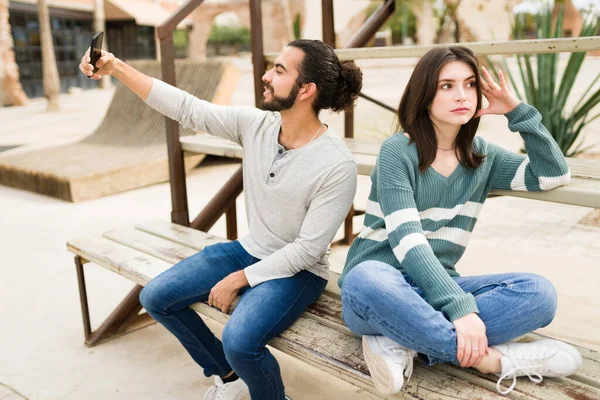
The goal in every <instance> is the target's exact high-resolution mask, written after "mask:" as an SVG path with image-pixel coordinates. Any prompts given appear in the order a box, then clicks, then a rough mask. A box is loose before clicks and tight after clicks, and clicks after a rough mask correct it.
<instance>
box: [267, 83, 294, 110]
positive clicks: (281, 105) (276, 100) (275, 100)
mask: <svg viewBox="0 0 600 400" xmlns="http://www.w3.org/2000/svg"><path fill="white" fill-rule="evenodd" d="M267 89H268V90H269V91H270V92H271V97H272V99H271V100H270V101H266V100H265V97H264V96H263V98H262V99H261V101H260V106H261V107H262V109H263V110H266V111H284V110H289V109H290V108H292V106H293V105H294V102H295V101H296V96H297V95H298V91H299V90H300V85H298V82H294V86H292V88H291V89H290V94H289V95H288V96H287V97H279V96H275V91H274V90H273V87H272V86H270V85H269V86H267Z"/></svg>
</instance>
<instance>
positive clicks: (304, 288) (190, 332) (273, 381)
mask: <svg viewBox="0 0 600 400" xmlns="http://www.w3.org/2000/svg"><path fill="white" fill-rule="evenodd" d="M257 261H259V260H258V259H257V258H254V257H252V256H251V255H250V254H248V252H246V250H244V248H243V247H242V246H241V245H240V244H239V243H238V242H237V241H235V242H228V243H219V244H215V245H212V246H208V247H206V248H205V249H204V250H202V251H201V252H199V253H198V254H195V255H193V256H191V257H189V258H187V259H185V260H183V261H181V262H180V263H178V264H176V265H174V266H173V267H171V268H170V269H168V270H167V271H165V272H163V273H162V274H160V275H159V276H157V277H156V278H155V279H154V280H152V281H151V282H150V283H148V285H146V287H145V288H144V289H143V290H142V292H141V293H140V301H141V303H142V305H143V306H144V308H145V309H146V311H147V312H148V313H149V314H150V315H151V316H152V317H153V318H154V319H155V320H156V321H158V322H159V323H161V324H162V325H164V326H165V327H166V328H167V329H168V330H169V331H171V333H173V334H174V335H175V336H176V337H177V339H179V341H180V342H181V344H182V345H183V346H184V347H185V349H186V350H187V351H188V353H189V354H190V355H191V356H192V358H193V359H194V360H195V361H196V363H198V364H199V365H200V366H202V368H204V375H206V376H211V375H219V376H225V375H227V374H229V373H230V372H231V371H232V370H233V371H235V372H236V374H237V375H238V376H240V377H241V378H242V379H243V380H244V382H246V384H247V385H248V388H249V389H250V395H251V397H252V399H257V400H270V399H273V400H283V399H284V398H285V390H284V386H283V381H282V379H281V373H280V370H279V364H278V363H277V360H276V359H275V357H273V355H272V354H271V353H270V352H269V350H267V348H266V344H267V342H269V340H270V339H271V338H273V337H275V336H277V335H278V334H280V333H281V332H283V331H285V330H286V329H287V328H288V327H289V326H290V325H292V323H293V322H294V321H295V320H296V319H298V317H299V316H300V314H302V312H304V310H306V308H307V307H308V306H310V305H311V304H312V303H313V302H314V301H315V300H316V299H317V298H318V297H319V296H320V295H321V293H322V292H323V290H324V289H325V286H326V284H327V281H326V280H324V279H322V278H320V277H318V276H316V275H314V274H312V273H310V272H308V271H302V272H299V273H298V274H296V275H294V276H292V277H289V278H283V279H274V280H271V281H267V282H263V283H261V284H260V285H257V286H255V287H253V288H246V290H243V291H242V293H243V295H242V298H241V299H240V301H239V303H238V305H237V307H236V309H235V311H234V312H233V314H232V315H231V317H230V319H229V321H228V322H227V324H226V325H225V330H224V331H223V337H222V339H223V342H221V341H219V339H217V338H216V337H215V335H214V334H213V333H212V332H211V331H210V329H208V327H207V326H206V324H205V323H204V321H202V319H201V318H200V317H199V316H198V314H197V313H196V312H195V311H193V310H192V309H190V308H189V307H188V306H189V305H191V304H193V303H197V302H199V301H204V300H207V299H208V295H209V293H210V290H211V289H212V288H213V286H215V285H216V284H217V283H218V282H219V281H221V280H222V279H223V278H225V277H226V276H227V275H229V274H231V273H233V272H236V271H239V270H241V269H244V268H245V267H247V266H249V265H252V264H254V263H255V262H257Z"/></svg>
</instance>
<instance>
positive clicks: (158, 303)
mask: <svg viewBox="0 0 600 400" xmlns="http://www.w3.org/2000/svg"><path fill="white" fill-rule="evenodd" d="M157 286H158V285H156V284H155V283H154V281H150V282H149V283H148V284H147V285H146V286H145V287H144V288H143V289H142V291H141V292H140V296H139V299H140V304H141V305H142V307H144V308H145V309H146V311H147V312H148V313H149V314H158V313H163V312H164V309H163V307H164V305H163V304H162V299H161V296H160V289H159V288H158V287H157Z"/></svg>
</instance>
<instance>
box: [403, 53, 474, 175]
mask: <svg viewBox="0 0 600 400" xmlns="http://www.w3.org/2000/svg"><path fill="white" fill-rule="evenodd" d="M452 61H461V62H464V63H465V64H467V65H468V66H469V67H471V69H472V70H473V74H474V75H475V86H476V88H477V109H476V111H479V110H480V109H481V79H480V77H479V62H478V61H477V58H476V57H475V54H474V53H473V51H471V50H470V49H468V48H466V47H462V46H450V47H438V48H435V49H432V50H430V51H428V52H427V53H426V54H425V55H424V56H423V58H421V60H419V62H418V63H417V66H416V67H415V69H414V71H413V73H412V75H411V77H410V79H409V81H408V84H407V85H406V89H404V94H403V95H402V99H401V100H400V106H399V107H398V130H400V129H402V130H403V131H404V132H407V133H408V134H409V135H410V141H411V142H415V143H416V146H417V150H418V152H419V170H420V171H421V172H424V171H425V170H426V169H427V168H429V167H430V166H431V164H432V163H433V161H434V160H435V156H436V154H437V149H438V143H437V137H436V135H435V130H434V126H433V122H432V121H431V119H430V118H429V112H428V110H427V108H428V107H429V105H431V102H432V101H433V98H434V97H435V94H436V93H437V89H438V79H439V75H440V71H441V70H442V68H443V67H444V65H446V64H448V63H449V62H452ZM479 120H480V118H471V119H470V120H469V122H467V123H466V124H464V125H463V126H461V128H460V130H459V132H458V136H457V137H456V143H455V145H456V150H455V151H456V152H457V155H458V156H459V159H460V160H461V162H462V163H463V164H464V165H466V166H467V167H469V168H473V169H475V168H477V167H479V165H480V164H481V163H482V162H483V159H484V158H485V156H483V155H481V154H478V153H477V152H476V151H475V150H474V149H473V139H474V137H475V133H476V132H477V127H478V126H479Z"/></svg>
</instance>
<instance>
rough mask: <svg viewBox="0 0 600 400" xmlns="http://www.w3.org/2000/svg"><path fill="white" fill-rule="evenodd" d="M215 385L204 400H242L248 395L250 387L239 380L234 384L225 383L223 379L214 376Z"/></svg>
mask: <svg viewBox="0 0 600 400" xmlns="http://www.w3.org/2000/svg"><path fill="white" fill-rule="evenodd" d="M214 380H215V384H214V386H212V387H211V388H210V389H208V392H206V394H205V395H204V400H242V399H243V398H244V397H246V395H247V394H248V386H246V383H245V382H244V381H243V380H242V378H238V379H236V380H235V381H233V382H229V383H223V379H221V377H219V376H217V375H215V376H214Z"/></svg>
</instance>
